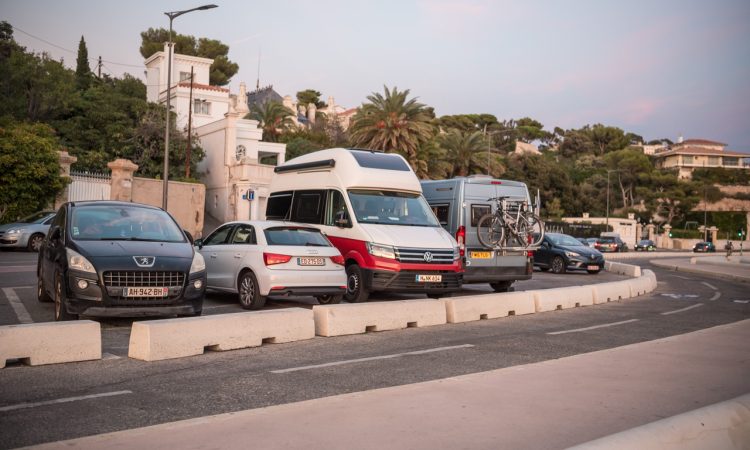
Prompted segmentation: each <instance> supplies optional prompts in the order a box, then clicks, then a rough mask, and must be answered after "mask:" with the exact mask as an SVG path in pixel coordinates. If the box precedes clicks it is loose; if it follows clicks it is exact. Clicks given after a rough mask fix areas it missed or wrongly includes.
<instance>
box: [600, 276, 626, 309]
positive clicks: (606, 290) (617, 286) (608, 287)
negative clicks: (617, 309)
mask: <svg viewBox="0 0 750 450" xmlns="http://www.w3.org/2000/svg"><path fill="white" fill-rule="evenodd" d="M592 289H593V292H594V304H597V305H598V304H601V303H607V302H616V301H618V300H625V299H628V298H630V297H631V294H630V280H623V281H613V282H610V283H600V284H594V285H592Z"/></svg>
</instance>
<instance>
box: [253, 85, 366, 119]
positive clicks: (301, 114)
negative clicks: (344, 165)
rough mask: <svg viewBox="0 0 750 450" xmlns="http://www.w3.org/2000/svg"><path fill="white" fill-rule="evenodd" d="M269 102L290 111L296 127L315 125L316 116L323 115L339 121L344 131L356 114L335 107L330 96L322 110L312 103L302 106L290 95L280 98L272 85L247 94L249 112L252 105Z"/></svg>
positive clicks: (353, 110)
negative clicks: (278, 104)
mask: <svg viewBox="0 0 750 450" xmlns="http://www.w3.org/2000/svg"><path fill="white" fill-rule="evenodd" d="M269 101H274V102H279V103H281V104H282V105H284V106H286V107H287V109H289V110H290V111H292V112H294V113H296V114H294V115H293V116H292V120H293V121H294V123H295V125H297V126H298V127H307V126H310V125H312V124H315V119H316V118H317V116H318V114H324V115H326V116H327V117H328V118H331V117H334V118H335V119H336V120H338V121H339V124H340V125H341V127H342V128H343V129H344V130H346V129H347V128H349V122H350V120H351V118H352V116H353V115H354V114H355V113H356V112H357V109H356V108H350V109H346V108H344V107H343V106H341V105H337V104H336V101H335V100H334V99H333V97H332V96H330V97H328V103H327V104H326V105H325V106H323V107H322V108H318V107H317V106H316V105H314V104H312V103H309V104H307V105H302V104H299V103H298V102H297V101H296V100H295V99H294V98H292V96H291V95H285V96H283V97H282V96H281V95H280V94H279V93H278V92H276V91H275V90H274V89H273V85H268V86H265V87H262V88H257V89H256V90H254V91H251V92H248V93H247V106H248V108H250V109H251V110H252V108H253V105H260V104H263V103H266V102H269Z"/></svg>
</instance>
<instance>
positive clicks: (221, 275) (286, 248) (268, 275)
mask: <svg viewBox="0 0 750 450" xmlns="http://www.w3.org/2000/svg"><path fill="white" fill-rule="evenodd" d="M195 246H196V247H197V248H196V250H197V251H198V252H200V253H201V254H202V255H203V257H204V259H205V261H206V272H207V287H208V288H209V289H214V290H219V291H226V292H235V293H237V294H238V295H239V301H240V305H241V306H242V307H243V308H245V309H260V308H262V307H263V305H264V304H265V302H266V298H267V297H269V296H289V295H294V296H297V295H301V296H313V297H315V298H317V299H318V302H319V303H321V304H331V303H339V302H340V301H341V299H342V298H343V296H344V294H345V293H346V271H345V269H344V258H343V257H342V256H341V253H339V251H338V250H337V249H336V247H334V246H333V245H332V244H331V242H330V241H329V240H328V239H327V238H326V237H325V236H324V235H323V234H322V233H321V232H320V230H318V229H317V228H313V227H311V226H309V225H303V224H297V223H292V222H282V221H260V220H254V221H241V222H229V223H226V224H224V225H222V226H220V227H219V228H217V229H216V230H214V231H213V233H211V234H210V235H208V237H206V238H205V239H197V240H196V241H195Z"/></svg>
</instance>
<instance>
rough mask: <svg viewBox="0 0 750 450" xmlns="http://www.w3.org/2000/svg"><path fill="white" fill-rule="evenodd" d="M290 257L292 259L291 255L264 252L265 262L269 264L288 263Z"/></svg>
mask: <svg viewBox="0 0 750 450" xmlns="http://www.w3.org/2000/svg"><path fill="white" fill-rule="evenodd" d="M290 259H292V257H291V256H290V255H280V254H278V253H263V263H264V264H265V265H267V266H273V265H274V264H284V263H288V262H289V260H290Z"/></svg>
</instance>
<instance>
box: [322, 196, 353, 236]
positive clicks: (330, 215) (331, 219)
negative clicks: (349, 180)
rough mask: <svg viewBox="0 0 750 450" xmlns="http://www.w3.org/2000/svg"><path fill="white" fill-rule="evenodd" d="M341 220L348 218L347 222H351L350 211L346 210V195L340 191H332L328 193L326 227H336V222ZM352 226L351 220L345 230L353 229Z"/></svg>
mask: <svg viewBox="0 0 750 450" xmlns="http://www.w3.org/2000/svg"><path fill="white" fill-rule="evenodd" d="M342 213H343V217H342ZM341 218H346V219H347V220H349V211H347V209H346V202H345V201H344V195H343V194H342V193H341V192H339V191H334V190H330V191H328V204H327V206H326V220H325V225H330V226H336V220H339V219H341ZM351 226H352V224H351V221H350V220H349V223H348V225H346V226H345V228H351Z"/></svg>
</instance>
